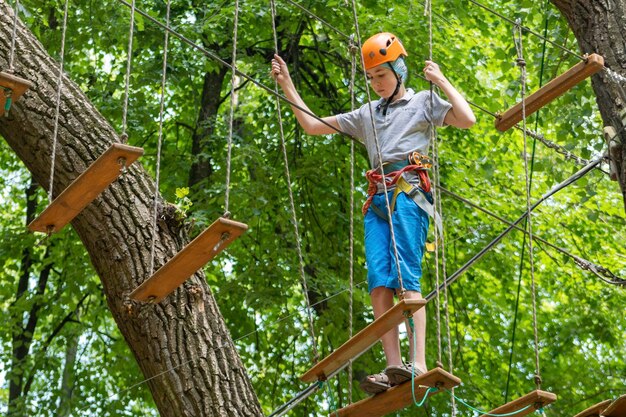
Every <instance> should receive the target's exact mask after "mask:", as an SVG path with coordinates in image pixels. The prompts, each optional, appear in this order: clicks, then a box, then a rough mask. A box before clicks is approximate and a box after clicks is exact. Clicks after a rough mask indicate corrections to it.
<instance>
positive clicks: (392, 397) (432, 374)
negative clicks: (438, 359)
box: [330, 368, 461, 417]
mask: <svg viewBox="0 0 626 417" xmlns="http://www.w3.org/2000/svg"><path fill="white" fill-rule="evenodd" d="M459 384H461V380H460V379H459V378H457V377H456V376H454V375H452V374H450V373H448V372H446V371H444V370H443V369H441V368H435V369H431V370H430V371H428V372H426V373H425V374H422V375H419V376H417V377H416V378H415V384H414V386H415V398H416V399H417V401H420V400H421V399H422V398H424V395H426V392H427V390H428V388H429V387H431V388H440V389H439V390H438V391H434V392H431V393H430V394H429V396H430V395H435V394H437V393H439V392H441V390H442V389H452V388H453V387H456V386H458V385H459ZM411 388H412V384H411V381H407V382H405V383H404V384H402V385H398V386H396V387H393V388H389V389H388V390H387V391H385V392H383V393H380V394H377V395H374V396H373V397H369V398H366V399H364V400H361V401H359V402H356V403H354V404H350V405H349V406H347V407H344V408H342V409H341V410H339V411H338V412H336V413H335V412H334V411H333V412H332V413H331V414H330V415H331V416H332V417H335V416H338V417H381V416H384V415H387V414H389V413H393V412H394V411H398V410H400V409H402V408H405V407H406V406H408V405H410V404H413V394H412V392H411Z"/></svg>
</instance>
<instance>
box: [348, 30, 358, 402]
mask: <svg viewBox="0 0 626 417" xmlns="http://www.w3.org/2000/svg"><path fill="white" fill-rule="evenodd" d="M349 47H350V109H351V110H354V109H355V107H356V102H355V101H356V97H355V94H354V84H355V79H356V55H357V54H358V53H359V47H358V46H357V45H355V44H354V38H353V37H351V38H350V46H349ZM354 164H355V157H354V142H350V248H349V252H350V300H349V307H348V310H349V312H350V313H349V320H348V333H349V336H350V339H352V336H353V335H354V329H353V328H354V323H353V322H354V318H353V316H354V191H355V186H354V183H355V179H354ZM348 404H352V360H350V363H349V365H348Z"/></svg>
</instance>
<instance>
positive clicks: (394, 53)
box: [361, 32, 408, 71]
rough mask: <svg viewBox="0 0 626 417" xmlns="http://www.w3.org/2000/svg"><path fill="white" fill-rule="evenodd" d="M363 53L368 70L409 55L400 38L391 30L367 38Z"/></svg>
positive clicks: (362, 49)
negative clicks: (390, 31)
mask: <svg viewBox="0 0 626 417" xmlns="http://www.w3.org/2000/svg"><path fill="white" fill-rule="evenodd" d="M361 53H362V54H363V62H364V63H365V70H366V71H367V70H369V69H372V68H374V67H377V66H378V65H380V64H384V63H385V62H393V61H395V60H396V59H398V58H399V57H401V56H408V54H407V53H406V49H404V46H402V42H400V39H398V37H397V36H396V35H394V34H393V33H389V32H381V33H378V34H376V35H374V36H372V37H371V38H369V39H368V40H366V41H365V43H364V44H363V47H362V48H361Z"/></svg>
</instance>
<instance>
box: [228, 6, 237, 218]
mask: <svg viewBox="0 0 626 417" xmlns="http://www.w3.org/2000/svg"><path fill="white" fill-rule="evenodd" d="M238 26H239V0H235V17H234V22H233V55H232V61H231V68H232V71H231V78H230V113H229V116H228V156H227V157H226V192H225V195H224V212H225V213H224V216H225V217H228V216H229V215H230V212H229V211H228V204H229V200H230V174H231V172H230V171H231V159H232V149H233V120H234V118H235V83H236V81H237V28H238Z"/></svg>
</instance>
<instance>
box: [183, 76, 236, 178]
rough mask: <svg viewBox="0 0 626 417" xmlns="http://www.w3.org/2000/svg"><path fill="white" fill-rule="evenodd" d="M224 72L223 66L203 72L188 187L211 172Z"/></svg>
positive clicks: (192, 139) (215, 149)
mask: <svg viewBox="0 0 626 417" xmlns="http://www.w3.org/2000/svg"><path fill="white" fill-rule="evenodd" d="M226 74H227V71H226V68H224V67H221V68H220V69H219V70H218V71H215V72H207V73H206V74H204V85H203V86H202V98H201V100H200V112H199V114H198V121H197V123H196V129H195V131H194V133H193V135H192V138H191V154H192V155H193V157H194V161H193V163H192V164H191V169H190V171H189V186H190V187H191V186H194V185H196V184H198V183H199V182H201V181H203V180H205V179H207V178H209V177H210V176H211V174H213V166H212V165H211V157H210V155H212V154H214V153H215V152H216V151H217V148H218V145H217V144H216V143H215V139H214V138H213V133H214V132H215V123H216V122H217V112H218V110H219V108H220V99H221V96H220V92H221V91H222V84H223V83H224V77H226ZM220 143H221V141H220Z"/></svg>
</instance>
